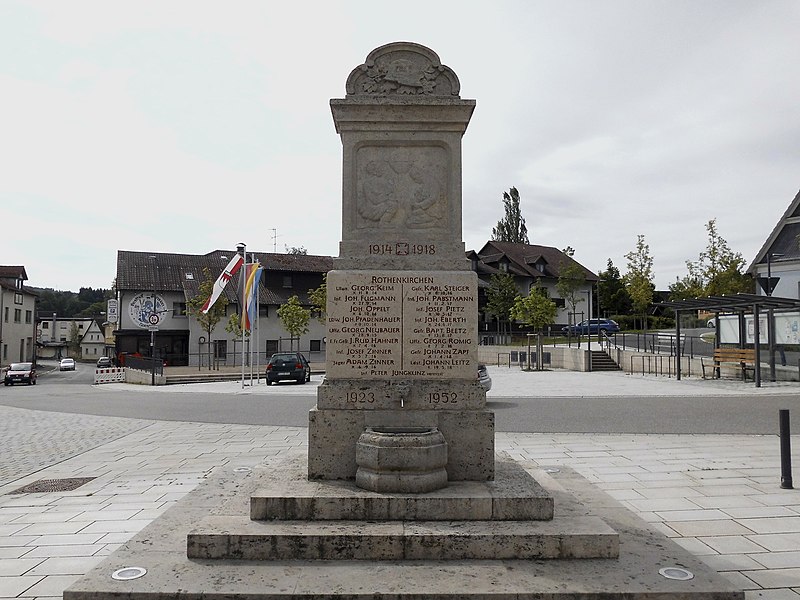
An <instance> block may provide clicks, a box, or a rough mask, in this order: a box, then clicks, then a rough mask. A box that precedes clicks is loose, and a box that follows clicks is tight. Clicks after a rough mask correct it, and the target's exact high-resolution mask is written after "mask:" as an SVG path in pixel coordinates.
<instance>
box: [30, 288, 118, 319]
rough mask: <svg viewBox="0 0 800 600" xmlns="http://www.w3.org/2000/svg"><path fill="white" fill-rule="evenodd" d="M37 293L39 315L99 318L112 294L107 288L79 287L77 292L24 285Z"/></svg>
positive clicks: (37, 311)
mask: <svg viewBox="0 0 800 600" xmlns="http://www.w3.org/2000/svg"><path fill="white" fill-rule="evenodd" d="M25 287H26V288H27V289H29V290H31V291H32V292H35V293H36V294H38V295H39V299H38V301H37V302H36V313H37V315H38V316H39V317H49V316H52V314H53V313H56V315H57V316H58V317H67V318H76V317H81V318H100V317H101V316H102V315H103V314H105V312H106V301H107V300H108V299H109V298H111V297H112V296H113V292H112V291H111V290H107V289H93V288H81V289H80V291H78V292H69V291H61V290H54V289H53V288H37V287H32V286H25Z"/></svg>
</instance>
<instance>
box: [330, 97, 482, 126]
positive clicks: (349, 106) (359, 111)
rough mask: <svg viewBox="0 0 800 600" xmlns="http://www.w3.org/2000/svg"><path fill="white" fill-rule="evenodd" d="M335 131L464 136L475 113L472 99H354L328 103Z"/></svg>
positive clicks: (335, 100)
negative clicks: (409, 132) (455, 134)
mask: <svg viewBox="0 0 800 600" xmlns="http://www.w3.org/2000/svg"><path fill="white" fill-rule="evenodd" d="M330 106H331V113H332V114H333V120H334V124H335V126H336V132H337V133H342V132H344V131H370V130H379V131H386V130H392V131H408V130H410V131H414V130H426V131H457V132H461V133H464V131H466V129H467V125H468V124H469V121H470V118H471V117H472V113H473V111H474V110H475V101H474V100H458V99H448V100H447V101H444V102H420V101H417V100H416V99H415V100H413V101H409V102H405V101H390V100H386V99H381V100H380V101H376V100H375V99H369V100H367V101H365V102H359V101H354V100H353V99H333V100H331V101H330Z"/></svg>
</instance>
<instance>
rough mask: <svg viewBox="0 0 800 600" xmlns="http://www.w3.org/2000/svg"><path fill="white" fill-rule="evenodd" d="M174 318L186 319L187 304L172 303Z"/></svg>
mask: <svg viewBox="0 0 800 600" xmlns="http://www.w3.org/2000/svg"><path fill="white" fill-rule="evenodd" d="M172 316H173V317H185V316H186V302H173V303H172Z"/></svg>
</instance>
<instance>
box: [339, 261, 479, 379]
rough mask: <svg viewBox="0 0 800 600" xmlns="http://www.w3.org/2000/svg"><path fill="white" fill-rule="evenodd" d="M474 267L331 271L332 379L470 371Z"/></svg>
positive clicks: (455, 375) (456, 375)
mask: <svg viewBox="0 0 800 600" xmlns="http://www.w3.org/2000/svg"><path fill="white" fill-rule="evenodd" d="M476 302H477V301H476V285H475V277H474V274H472V273H468V272H467V273H447V274H441V275H440V274H437V273H433V272H420V271H416V272H414V271H392V272H391V274H387V272H385V271H383V272H376V271H363V272H360V273H353V272H352V271H350V272H348V273H347V274H346V275H344V274H343V273H339V272H337V271H331V272H330V273H329V274H328V340H327V344H328V348H329V350H328V352H331V353H332V355H333V356H332V360H331V361H330V364H329V373H328V375H329V376H330V377H332V378H375V379H377V378H395V377H397V378H404V379H405V378H408V379H467V378H474V377H475V367H474V365H475V361H476V356H475V353H476V351H475V343H474V339H475V336H476V328H477V306H476Z"/></svg>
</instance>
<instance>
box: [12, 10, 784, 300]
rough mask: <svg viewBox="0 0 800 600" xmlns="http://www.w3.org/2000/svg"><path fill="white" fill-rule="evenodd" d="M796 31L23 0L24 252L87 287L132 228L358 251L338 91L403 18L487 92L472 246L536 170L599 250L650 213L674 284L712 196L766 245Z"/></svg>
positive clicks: (529, 205)
mask: <svg viewBox="0 0 800 600" xmlns="http://www.w3.org/2000/svg"><path fill="white" fill-rule="evenodd" d="M798 32H800V1H798V0H784V1H779V0H776V1H770V0H750V1H737V0H719V1H704V0H686V1H681V0H663V1H648V0H626V1H622V0H620V1H602V0H587V1H558V2H555V1H539V0H524V1H520V2H516V1H502V0H498V1H495V2H491V3H489V2H486V1H485V0H483V1H479V2H478V1H469V0H458V1H457V2H456V1H453V2H449V1H436V0H426V1H424V2H417V1H413V0H404V1H403V2H386V3H384V2H378V1H376V0H371V1H368V2H348V1H340V2H330V1H328V2H323V1H318V2H300V1H293V2H285V1H282V2H277V1H275V2H271V1H253V2H247V1H241V0H238V1H236V2H206V1H199V0H191V1H185V2H184V1H176V0H169V1H167V0H159V1H148V0H136V1H135V2H134V1H128V2H122V1H109V0H98V1H82V0H70V1H68V2H67V1H64V0H53V1H46V0H39V1H36V2H33V1H31V2H25V1H17V0H0V208H2V210H1V211H0V215H2V229H1V230H0V264H5V265H17V264H21V265H24V266H25V268H26V270H27V273H28V277H29V281H28V284H29V285H32V286H37V287H53V288H56V289H62V290H73V291H77V290H78V288H80V287H95V288H97V287H110V285H111V282H112V280H113V279H114V276H115V269H116V253H117V250H119V249H122V250H135V251H144V252H177V253H189V254H204V253H206V252H209V251H212V250H215V249H231V248H234V247H235V246H236V244H237V243H238V242H240V241H241V242H245V243H246V244H247V246H248V248H249V249H251V250H257V251H264V252H271V251H273V249H277V251H279V252H284V251H285V247H286V246H304V247H305V248H307V249H308V252H309V253H310V254H327V255H336V254H338V242H339V239H340V235H341V225H340V223H341V143H340V141H339V137H338V135H337V134H336V132H335V130H334V126H333V120H332V118H331V114H330V109H329V106H328V101H329V100H330V99H331V98H342V97H344V95H345V90H344V84H345V80H346V78H347V75H348V74H349V73H350V71H351V70H352V69H353V68H354V67H356V66H358V65H359V64H361V63H363V62H364V60H365V58H366V56H367V54H368V53H369V52H370V51H371V50H372V49H373V48H376V47H378V46H381V45H383V44H386V43H389V42H394V41H412V42H417V43H420V44H423V45H425V46H428V47H430V48H431V49H433V50H434V51H435V52H437V53H438V55H439V57H440V58H441V60H442V63H443V64H445V65H448V66H449V67H451V68H452V69H453V70H454V71H455V72H456V74H457V75H458V77H459V79H460V80H461V97H462V98H470V99H475V100H476V101H477V108H476V110H475V112H474V114H473V117H472V121H471V123H470V125H469V128H468V129H467V132H466V134H465V135H464V138H463V161H464V163H463V184H464V185H463V213H464V241H465V243H466V247H467V249H475V250H479V249H480V247H481V246H482V245H483V244H484V243H485V242H486V241H487V240H488V239H489V237H490V236H491V231H492V226H493V225H495V223H496V222H497V221H498V219H500V218H501V217H502V216H503V208H502V195H503V192H504V191H505V190H508V189H509V188H510V187H511V186H515V187H517V189H518V190H519V192H520V195H521V198H522V211H523V216H524V217H525V219H526V221H527V226H528V231H529V236H530V240H531V242H532V243H535V244H542V245H547V246H555V247H558V248H564V247H566V246H567V245H569V246H572V247H573V248H575V250H576V254H575V258H576V259H577V260H578V261H579V262H581V263H582V264H584V265H585V266H587V267H588V268H590V269H592V270H593V271H598V270H603V269H604V268H605V266H606V261H607V259H608V258H611V259H612V261H613V262H614V264H615V265H617V266H618V267H619V268H620V270H621V271H622V272H623V273H624V272H625V270H626V260H625V258H624V256H625V254H626V253H627V252H629V251H631V250H633V249H634V248H635V244H636V236H637V234H643V235H644V236H645V240H646V242H647V243H648V244H649V246H650V252H651V254H652V256H653V258H654V261H655V264H654V271H655V275H656V284H657V286H658V287H659V288H665V287H666V286H667V285H669V284H670V283H671V282H673V281H675V278H676V276H683V275H684V274H685V272H686V270H685V261H686V260H690V259H691V260H694V259H696V258H697V255H698V253H699V252H700V251H701V250H702V249H703V248H704V246H705V243H706V231H705V223H706V222H707V221H708V220H709V219H714V218H716V219H717V226H718V230H719V233H720V234H721V235H722V236H723V237H724V238H725V239H727V240H728V242H729V244H730V246H731V248H732V249H733V250H734V251H736V252H741V253H742V254H743V255H744V258H745V259H746V260H747V262H748V264H749V263H750V261H752V260H753V258H754V257H755V254H756V252H757V251H758V249H759V248H760V247H761V245H762V243H763V242H764V240H765V238H766V237H767V236H768V235H769V233H770V232H771V230H772V228H773V227H774V226H775V224H776V223H777V221H778V219H779V218H780V216H781V215H782V214H783V211H784V210H785V209H786V207H787V206H788V205H789V203H790V202H791V201H792V199H793V198H794V196H795V195H796V194H797V192H798V189H800V60H798V57H800V33H798ZM275 233H277V238H275Z"/></svg>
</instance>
